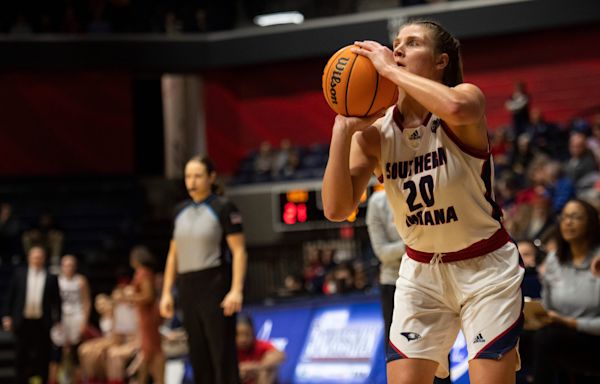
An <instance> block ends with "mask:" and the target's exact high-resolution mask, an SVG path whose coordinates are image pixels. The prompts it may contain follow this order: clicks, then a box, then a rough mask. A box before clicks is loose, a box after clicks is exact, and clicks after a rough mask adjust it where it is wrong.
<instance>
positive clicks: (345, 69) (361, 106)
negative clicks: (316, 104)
mask: <svg viewBox="0 0 600 384" xmlns="http://www.w3.org/2000/svg"><path fill="white" fill-rule="evenodd" d="M352 47H353V46H352V45H348V46H347V47H344V48H342V49H340V50H339V51H337V52H336V53H335V54H334V55H333V56H332V57H331V59H329V61H328V62H327V65H326V66H325V69H324V70H323V95H324V96H325V100H327V104H329V106H330V107H331V109H333V110H334V111H335V112H336V113H339V114H340V115H344V116H359V117H364V116H369V115H372V114H374V113H376V112H377V111H379V110H381V109H383V108H387V107H389V106H391V105H393V104H394V103H395V102H396V100H397V99H398V88H397V87H396V85H395V84H394V83H392V82H391V81H389V80H388V79H386V78H385V77H383V76H381V75H380V74H379V73H378V72H377V71H376V70H375V67H373V64H371V61H370V60H369V59H367V58H366V57H364V56H360V55H358V54H356V53H352V52H351V51H350V49H351V48H352Z"/></svg>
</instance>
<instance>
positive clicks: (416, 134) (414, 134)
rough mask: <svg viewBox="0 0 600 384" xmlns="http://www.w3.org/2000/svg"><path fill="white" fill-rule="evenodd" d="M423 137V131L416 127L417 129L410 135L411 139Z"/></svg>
mask: <svg viewBox="0 0 600 384" xmlns="http://www.w3.org/2000/svg"><path fill="white" fill-rule="evenodd" d="M420 138H421V132H419V130H417V129H415V131H414V132H413V133H411V134H410V136H408V139H409V140H419V139H420Z"/></svg>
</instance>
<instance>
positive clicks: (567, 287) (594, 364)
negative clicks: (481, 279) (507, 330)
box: [534, 199, 600, 384]
mask: <svg viewBox="0 0 600 384" xmlns="http://www.w3.org/2000/svg"><path fill="white" fill-rule="evenodd" d="M559 228H560V230H559V237H558V247H557V250H556V252H554V253H551V254H549V255H548V257H547V261H546V263H545V264H546V269H545V272H544V275H543V280H542V286H543V288H542V301H543V304H544V307H545V309H546V310H547V312H548V313H547V316H546V318H545V322H546V323H547V324H548V325H546V326H545V327H543V328H542V329H540V330H539V331H538V332H537V334H536V335H535V338H534V376H535V383H538V384H548V383H554V382H555V381H554V380H555V379H556V378H557V375H558V374H559V372H561V371H566V372H569V373H571V374H576V375H586V374H587V373H589V372H595V373H600V369H599V368H600V367H599V366H598V361H597V355H598V353H597V352H598V346H600V279H597V278H594V277H593V275H592V271H591V263H592V260H593V259H594V257H595V256H596V255H597V254H598V251H599V246H600V236H598V233H600V224H599V219H598V212H597V211H596V209H594V207H593V206H591V205H590V204H588V203H586V202H584V201H582V200H577V199H575V200H570V201H569V202H568V203H567V204H566V205H565V207H564V209H563V211H562V213H561V215H560V226H559ZM571 379H572V380H571V381H570V382H571V383H573V382H575V383H577V382H579V383H581V382H585V381H580V380H581V379H580V378H579V377H578V376H574V377H571Z"/></svg>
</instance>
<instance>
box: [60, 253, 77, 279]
mask: <svg viewBox="0 0 600 384" xmlns="http://www.w3.org/2000/svg"><path fill="white" fill-rule="evenodd" d="M76 269H77V264H76V263H75V260H74V259H73V258H71V257H63V259H62V261H61V262H60V271H61V273H62V274H63V275H65V276H67V277H71V276H73V275H74V274H75V270H76Z"/></svg>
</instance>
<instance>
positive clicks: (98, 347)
mask: <svg viewBox="0 0 600 384" xmlns="http://www.w3.org/2000/svg"><path fill="white" fill-rule="evenodd" d="M94 308H95V309H96V312H98V315H99V316H100V320H99V325H100V330H101V331H102V336H101V337H98V338H94V339H90V340H87V341H84V342H83V343H81V345H80V346H79V349H78V354H79V361H80V364H81V370H82V375H83V377H84V378H86V379H87V380H88V382H91V381H95V380H99V379H101V378H104V372H105V369H106V368H105V364H104V361H105V360H106V356H105V355H106V351H107V349H108V347H109V346H110V345H112V344H113V343H114V342H115V341H114V339H113V334H112V331H113V301H112V299H111V298H110V296H108V295H106V294H99V295H97V296H96V298H95V300H94Z"/></svg>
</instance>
